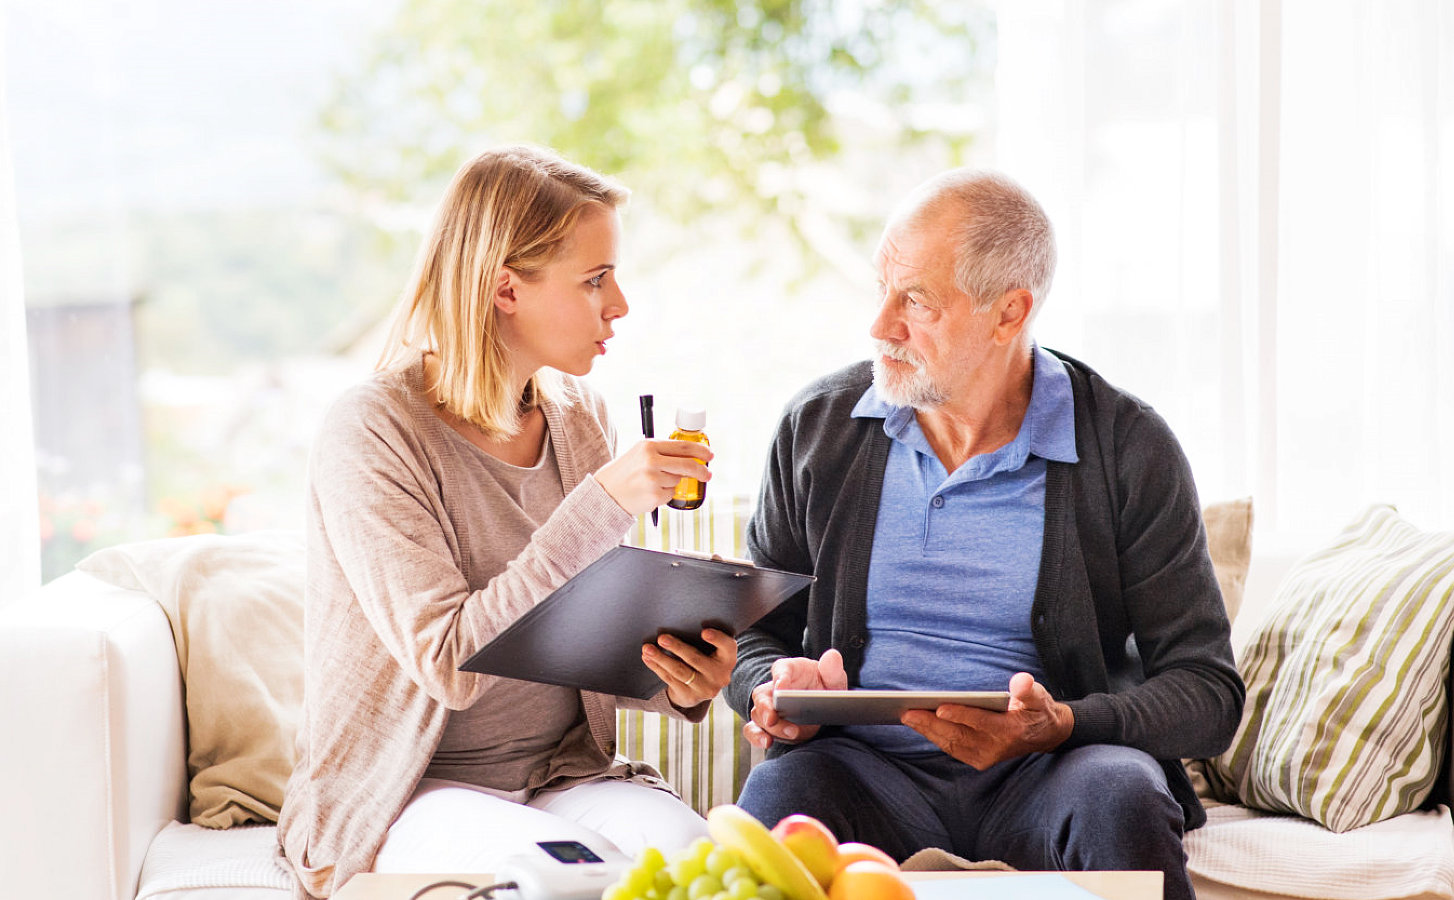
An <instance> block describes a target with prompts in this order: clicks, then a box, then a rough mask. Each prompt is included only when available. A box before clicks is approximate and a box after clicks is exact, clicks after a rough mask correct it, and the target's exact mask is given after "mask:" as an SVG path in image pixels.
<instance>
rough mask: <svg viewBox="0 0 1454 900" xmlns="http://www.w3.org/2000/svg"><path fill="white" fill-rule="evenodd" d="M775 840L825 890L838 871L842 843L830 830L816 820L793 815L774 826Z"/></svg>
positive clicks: (810, 817)
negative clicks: (839, 848) (786, 849)
mask: <svg viewBox="0 0 1454 900" xmlns="http://www.w3.org/2000/svg"><path fill="white" fill-rule="evenodd" d="M772 836H773V837H775V838H777V839H778V841H779V842H780V843H781V844H782V845H783V846H784V847H787V848H788V850H789V851H790V852H791V853H792V854H793V856H796V857H797V858H798V861H799V862H801V863H802V864H803V866H804V867H805V868H806V869H807V870H808V871H809V872H810V873H811V874H812V876H813V877H814V878H816V879H817V880H818V883H819V884H821V885H822V886H823V887H824V888H826V887H828V884H829V883H830V882H831V881H832V880H833V873H834V872H837V871H838V839H837V838H835V837H834V836H833V832H831V831H829V830H828V826H827V825H824V824H823V823H822V822H819V821H818V820H817V819H815V818H813V817H812V816H805V815H801V814H798V815H791V816H788V817H786V818H784V819H783V820H781V821H780V822H778V823H777V824H776V825H774V826H773V829H772Z"/></svg>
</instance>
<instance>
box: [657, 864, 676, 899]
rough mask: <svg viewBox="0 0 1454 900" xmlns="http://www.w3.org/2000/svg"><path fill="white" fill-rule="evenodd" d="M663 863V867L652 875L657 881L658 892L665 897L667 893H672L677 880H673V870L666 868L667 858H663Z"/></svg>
mask: <svg viewBox="0 0 1454 900" xmlns="http://www.w3.org/2000/svg"><path fill="white" fill-rule="evenodd" d="M661 865H662V867H661V868H658V869H657V870H656V872H655V874H653V875H652V878H653V879H654V880H655V882H656V892H657V893H658V894H660V895H661V896H663V897H665V896H666V895H667V894H669V893H671V889H672V888H674V887H676V882H675V881H674V880H672V877H671V870H670V869H668V868H665V866H666V860H662V861H661Z"/></svg>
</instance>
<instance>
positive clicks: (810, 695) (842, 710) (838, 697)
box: [773, 690, 1010, 725]
mask: <svg viewBox="0 0 1454 900" xmlns="http://www.w3.org/2000/svg"><path fill="white" fill-rule="evenodd" d="M944 703H955V704H958V705H960V706H977V707H979V708H980V709H989V710H994V711H995V712H1004V711H1005V710H1007V709H1009V707H1010V693H1009V691H869V690H858V691H778V692H776V693H775V694H774V695H773V705H774V708H775V709H776V710H777V714H778V715H780V716H782V717H783V718H784V719H787V720H788V721H790V722H796V723H797V724H799V725H897V724H899V717H900V716H901V715H903V714H904V712H905V710H910V709H928V710H934V709H937V708H938V707H939V706H940V705H941V704H944Z"/></svg>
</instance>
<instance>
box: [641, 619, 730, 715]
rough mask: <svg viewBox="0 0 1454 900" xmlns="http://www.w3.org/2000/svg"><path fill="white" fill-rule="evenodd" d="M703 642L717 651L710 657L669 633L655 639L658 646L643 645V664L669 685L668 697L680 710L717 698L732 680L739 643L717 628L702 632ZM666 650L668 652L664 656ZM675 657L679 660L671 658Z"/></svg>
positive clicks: (706, 629)
mask: <svg viewBox="0 0 1454 900" xmlns="http://www.w3.org/2000/svg"><path fill="white" fill-rule="evenodd" d="M702 640H704V641H706V642H707V643H709V644H711V645H712V646H713V647H715V648H716V650H717V652H716V653H713V654H712V655H711V656H708V655H707V654H705V653H702V652H701V651H699V650H698V649H697V648H695V647H693V646H692V645H691V644H688V643H687V642H686V641H680V640H677V639H676V638H674V637H672V636H671V635H669V634H663V635H662V636H660V637H658V638H657V639H656V644H660V645H661V646H660V647H658V646H656V644H642V645H641V661H642V662H644V663H646V667H647V668H648V669H650V670H651V671H653V672H655V673H656V677H658V678H660V679H661V680H662V681H664V682H666V696H667V699H668V700H670V701H671V702H672V705H674V706H676V707H677V708H678V709H691V708H692V707H693V706H696V705H697V704H698V703H704V702H706V701H708V700H711V699H712V698H713V697H715V696H717V692H718V691H720V690H722V688H724V687H726V686H727V682H728V681H730V680H731V678H732V667H733V666H735V665H737V641H735V640H733V639H732V636H731V635H730V634H723V633H722V632H720V631H718V630H717V629H715V628H704V629H702ZM663 650H665V651H667V652H665V653H663V652H662V651H663ZM673 656H675V657H676V659H672V657H673Z"/></svg>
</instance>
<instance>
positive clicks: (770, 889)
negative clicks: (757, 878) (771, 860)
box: [757, 884, 786, 900]
mask: <svg viewBox="0 0 1454 900" xmlns="http://www.w3.org/2000/svg"><path fill="white" fill-rule="evenodd" d="M757 896H758V898H759V900H786V898H785V897H783V892H782V888H779V887H778V886H777V885H775V884H764V885H763V886H762V887H760V888H758V889H757Z"/></svg>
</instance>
